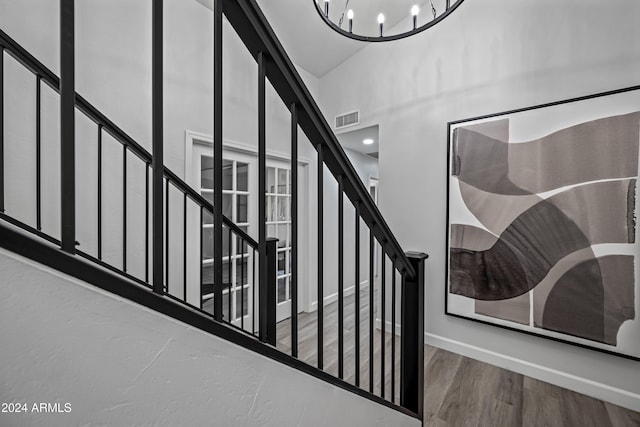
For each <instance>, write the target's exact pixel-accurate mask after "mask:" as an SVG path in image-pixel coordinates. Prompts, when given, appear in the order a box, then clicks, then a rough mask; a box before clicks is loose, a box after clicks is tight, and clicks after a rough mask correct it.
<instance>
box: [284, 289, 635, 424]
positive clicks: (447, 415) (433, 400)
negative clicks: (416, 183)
mask: <svg viewBox="0 0 640 427" xmlns="http://www.w3.org/2000/svg"><path fill="white" fill-rule="evenodd" d="M368 299H369V297H368V289H366V288H365V289H363V292H362V293H361V295H360V300H361V307H363V310H362V312H361V315H360V325H359V328H360V387H362V388H363V389H365V390H369V310H368V307H369V305H368ZM376 301H377V297H376ZM354 302H355V296H354V295H350V296H347V297H346V299H345V304H344V379H345V381H347V382H350V383H351V384H355V346H356V343H355V330H356V327H357V326H356V324H355V310H354V308H355V303H354ZM374 315H376V311H375V310H374ZM316 322H317V312H312V313H301V314H300V315H299V316H298V338H299V343H298V350H299V354H298V357H299V358H300V359H301V360H303V361H305V362H306V363H309V364H311V365H315V364H316V354H317V348H316V343H317V339H316V334H317V323H316ZM290 328H291V323H290V321H289V319H287V320H285V321H282V322H280V323H278V325H277V348H278V349H279V350H281V351H283V352H287V353H290V349H291V329H290ZM373 333H374V361H373V363H374V373H375V375H374V392H375V393H376V394H378V395H379V394H380V389H381V387H380V386H381V381H382V379H381V376H380V355H381V351H380V350H381V339H380V336H381V332H380V330H379V329H376V330H374V332H373ZM337 336H338V314H337V303H332V304H326V305H325V308H324V344H325V348H324V361H325V370H326V371H327V372H329V373H331V374H333V375H337V373H338V352H337V347H338V346H337ZM393 339H395V340H396V359H395V361H394V365H395V373H396V387H395V388H396V402H398V400H399V393H400V387H399V375H400V337H399V336H395V335H394V334H392V333H390V332H387V333H386V334H385V367H386V371H385V376H384V381H385V397H386V398H387V399H390V398H391V396H390V391H391V342H392V340H393ZM424 354H425V385H424V386H425V401H424V425H425V426H430V427H464V426H474V427H475V426H482V427H485V426H488V427H520V426H526V427H591V426H593V427H609V426H613V427H640V413H638V412H633V411H630V410H627V409H625V408H621V407H619V406H615V405H612V404H609V403H604V402H602V401H599V400H597V399H593V398H591V397H588V396H585V395H582V394H579V393H575V392H573V391H569V390H565V389H562V388H560V387H557V386H554V385H552V384H548V383H545V382H543V381H539V380H536V379H533V378H530V377H526V376H523V375H521V374H517V373H515V372H511V371H508V370H505V369H501V368H498V367H495V366H493V365H489V364H486V363H483V362H480V361H477V360H474V359H470V358H467V357H464V356H461V355H459V354H455V353H451V352H448V351H445V350H442V349H439V348H435V347H431V346H425V353H424Z"/></svg>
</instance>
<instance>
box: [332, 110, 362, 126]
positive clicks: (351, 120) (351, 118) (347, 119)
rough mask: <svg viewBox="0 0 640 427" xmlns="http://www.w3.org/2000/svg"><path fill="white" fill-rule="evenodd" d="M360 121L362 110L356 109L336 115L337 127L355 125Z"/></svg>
mask: <svg viewBox="0 0 640 427" xmlns="http://www.w3.org/2000/svg"><path fill="white" fill-rule="evenodd" d="M359 123H360V112H359V111H354V112H352V113H347V114H342V115H341V116H337V117H336V129H340V128H343V127H347V126H353V125H357V124H359Z"/></svg>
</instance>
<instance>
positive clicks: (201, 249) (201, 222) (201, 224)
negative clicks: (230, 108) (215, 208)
mask: <svg viewBox="0 0 640 427" xmlns="http://www.w3.org/2000/svg"><path fill="white" fill-rule="evenodd" d="M203 229H204V206H202V205H200V227H199V230H198V233H199V234H200V257H199V259H200V287H199V291H198V293H199V299H200V310H202V308H203V305H202V287H203V286H204V283H203V277H202V276H203V270H204V265H203V263H202V261H203V259H204V249H203V248H202V246H203V243H202V241H203V239H202V234H203V231H202V230H203Z"/></svg>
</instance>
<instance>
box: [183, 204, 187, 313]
mask: <svg viewBox="0 0 640 427" xmlns="http://www.w3.org/2000/svg"><path fill="white" fill-rule="evenodd" d="M182 208H183V214H182V218H183V221H184V222H183V224H182V225H183V229H182V230H183V231H182V239H183V240H182V243H183V246H182V250H183V253H182V256H183V259H182V264H183V266H184V267H183V270H182V275H183V277H182V283H183V286H184V290H183V291H182V298H183V300H184V302H187V193H184V199H183V205H182Z"/></svg>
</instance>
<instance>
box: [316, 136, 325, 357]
mask: <svg viewBox="0 0 640 427" xmlns="http://www.w3.org/2000/svg"><path fill="white" fill-rule="evenodd" d="M317 169H318V289H317V291H318V292H317V293H318V294H317V298H318V369H322V367H323V352H324V326H323V324H324V284H323V274H324V271H323V261H324V242H323V238H324V231H323V225H324V224H323V222H324V221H323V210H324V207H323V202H324V199H323V198H324V155H323V148H322V145H321V144H320V145H318V165H317Z"/></svg>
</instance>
